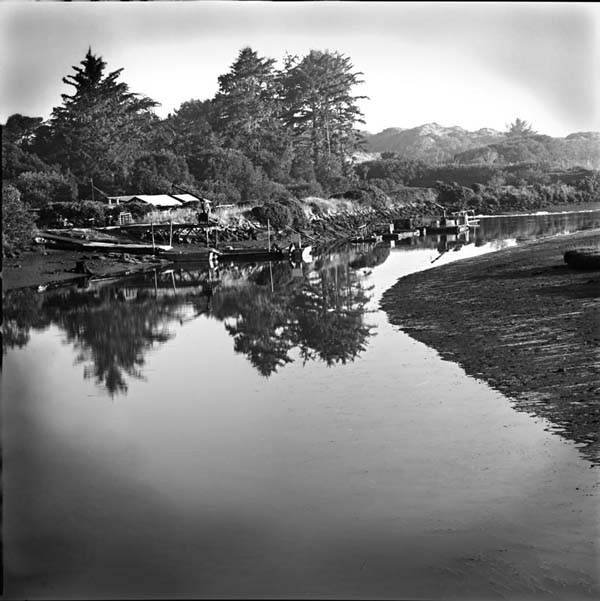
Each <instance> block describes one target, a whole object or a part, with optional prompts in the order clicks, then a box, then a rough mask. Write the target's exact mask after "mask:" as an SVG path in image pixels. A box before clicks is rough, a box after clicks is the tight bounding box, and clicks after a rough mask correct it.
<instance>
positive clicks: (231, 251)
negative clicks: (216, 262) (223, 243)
mask: <svg viewBox="0 0 600 601" xmlns="http://www.w3.org/2000/svg"><path fill="white" fill-rule="evenodd" d="M288 256H289V255H288V251H286V250H283V249H281V248H276V247H274V248H272V249H271V250H269V249H266V248H222V249H220V250H219V258H220V259H222V260H226V261H281V260H283V259H287V258H288Z"/></svg>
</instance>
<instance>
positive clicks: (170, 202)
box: [107, 194, 212, 212]
mask: <svg viewBox="0 0 600 601" xmlns="http://www.w3.org/2000/svg"><path fill="white" fill-rule="evenodd" d="M107 202H108V205H109V206H114V205H123V204H128V203H130V202H137V203H140V204H145V205H152V206H153V207H155V208H157V209H174V208H178V207H183V206H188V207H190V206H193V205H200V206H202V207H203V209H204V210H205V211H207V212H210V206H211V204H212V201H210V200H208V199H207V198H199V197H197V196H194V195H193V194H133V195H132V194H130V195H128V196H109V197H107Z"/></svg>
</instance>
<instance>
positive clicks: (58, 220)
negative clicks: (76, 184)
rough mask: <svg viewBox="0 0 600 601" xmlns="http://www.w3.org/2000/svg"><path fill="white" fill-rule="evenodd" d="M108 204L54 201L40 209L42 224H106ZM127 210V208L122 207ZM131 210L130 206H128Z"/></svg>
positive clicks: (40, 221) (89, 201)
mask: <svg viewBox="0 0 600 601" xmlns="http://www.w3.org/2000/svg"><path fill="white" fill-rule="evenodd" d="M107 209H108V206H107V205H105V204H102V203H101V202H95V201H91V200H84V201H82V202H53V203H50V204H47V205H46V206H44V207H42V208H41V209H40V213H39V221H38V223H39V224H40V225H41V226H46V227H51V226H56V225H62V224H63V223H64V221H65V220H66V221H67V222H68V223H71V224H73V225H74V226H78V227H86V226H92V225H104V224H105V223H106V215H107ZM122 210H125V209H122ZM127 210H129V207H128V208H127Z"/></svg>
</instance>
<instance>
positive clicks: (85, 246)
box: [35, 232, 173, 255]
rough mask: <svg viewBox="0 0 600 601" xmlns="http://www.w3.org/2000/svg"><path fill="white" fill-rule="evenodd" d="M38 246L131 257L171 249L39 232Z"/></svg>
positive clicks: (169, 248) (169, 247)
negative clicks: (128, 255)
mask: <svg viewBox="0 0 600 601" xmlns="http://www.w3.org/2000/svg"><path fill="white" fill-rule="evenodd" d="M35 241H36V242H37V243H38V244H44V245H45V246H47V247H50V248H55V249H57V250H79V251H82V252H105V253H107V252H117V253H129V254H132V255H152V254H158V253H159V252H161V251H169V250H171V249H172V248H173V247H172V246H165V245H159V244H135V243H132V244H130V243H128V242H102V241H99V240H87V239H85V238H73V237H70V236H61V235H58V234H53V233H52V232H40V235H39V236H37V237H36V238H35Z"/></svg>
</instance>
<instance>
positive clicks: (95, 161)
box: [34, 49, 157, 192]
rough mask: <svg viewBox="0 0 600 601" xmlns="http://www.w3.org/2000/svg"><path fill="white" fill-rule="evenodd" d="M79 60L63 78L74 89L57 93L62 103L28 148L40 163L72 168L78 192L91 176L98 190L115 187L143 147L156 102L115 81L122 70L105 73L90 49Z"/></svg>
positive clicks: (122, 183) (122, 182)
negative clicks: (36, 155)
mask: <svg viewBox="0 0 600 601" xmlns="http://www.w3.org/2000/svg"><path fill="white" fill-rule="evenodd" d="M80 64H81V67H76V66H74V67H73V69H74V71H75V73H74V74H71V75H68V76H66V77H64V78H63V80H62V81H63V82H64V83H65V84H67V85H69V86H72V87H73V88H74V92H73V93H72V94H62V95H61V96H62V100H63V102H62V105H61V106H58V107H56V108H55V109H54V110H53V112H52V116H51V118H50V120H49V122H48V123H47V124H45V125H44V126H42V127H41V128H39V129H38V130H37V131H36V139H35V142H34V149H35V150H36V151H37V152H38V153H39V155H40V156H41V157H42V158H43V159H44V160H45V161H46V162H48V163H57V164H59V165H60V166H61V167H62V169H63V170H64V171H70V172H72V173H73V174H74V175H75V177H76V178H77V181H78V183H79V185H80V188H82V189H83V190H86V189H88V190H89V183H90V180H91V179H93V180H94V183H95V184H96V185H98V186H100V187H101V188H102V189H105V190H108V191H113V192H116V191H120V190H122V189H123V188H124V187H125V186H126V181H127V178H128V175H129V170H130V168H131V166H132V165H133V162H134V161H135V159H136V157H137V156H139V154H140V153H141V152H143V151H144V150H145V148H144V146H145V144H146V143H147V141H148V137H149V134H150V131H151V127H152V124H153V123H155V122H156V121H157V118H156V117H155V116H154V114H153V113H152V108H153V107H155V106H157V103H156V102H155V101H153V100H151V99H150V98H147V97H145V96H141V95H139V94H135V93H133V92H130V91H129V86H128V85H127V84H126V83H124V82H119V81H117V79H118V78H119V76H120V74H121V72H122V69H117V70H116V71H112V72H110V73H108V74H106V75H105V69H106V63H105V61H104V60H102V58H101V57H99V56H96V55H94V54H92V51H91V49H89V50H88V52H87V54H86V56H85V58H84V59H83V61H81V63H80Z"/></svg>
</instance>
